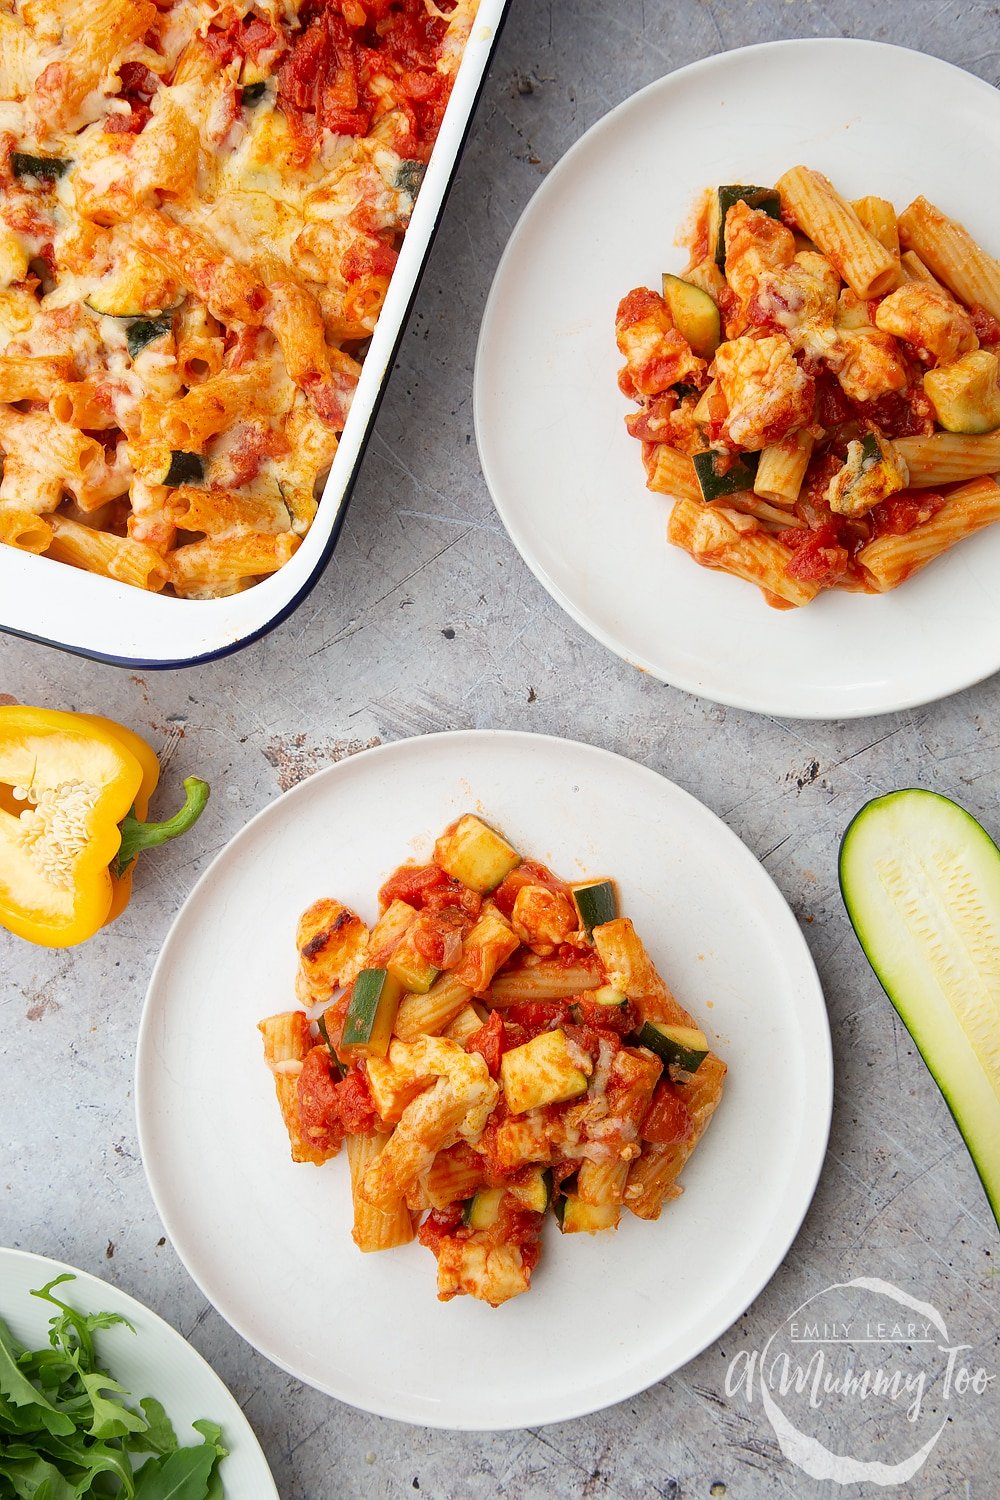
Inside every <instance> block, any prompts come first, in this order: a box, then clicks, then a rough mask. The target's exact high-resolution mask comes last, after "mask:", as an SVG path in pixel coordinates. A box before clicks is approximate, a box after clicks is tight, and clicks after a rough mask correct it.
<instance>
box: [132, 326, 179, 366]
mask: <svg viewBox="0 0 1000 1500" xmlns="http://www.w3.org/2000/svg"><path fill="white" fill-rule="evenodd" d="M173 326H174V324H173V319H172V318H136V320H135V322H134V323H130V324H129V325H128V327H127V328H126V330H125V343H126V344H127V345H128V352H129V354H130V355H131V357H132V358H133V359H135V357H136V355H137V354H138V353H139V350H140V349H145V347H146V345H147V344H151V343H152V342H153V340H154V339H160V338H162V337H163V335H164V334H165V333H169V332H170V330H171V329H172V328H173Z"/></svg>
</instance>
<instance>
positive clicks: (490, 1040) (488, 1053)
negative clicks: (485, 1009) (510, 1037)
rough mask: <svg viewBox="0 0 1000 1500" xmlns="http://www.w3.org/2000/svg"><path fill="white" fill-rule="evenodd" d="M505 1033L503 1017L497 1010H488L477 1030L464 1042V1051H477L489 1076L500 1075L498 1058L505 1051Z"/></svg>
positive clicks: (497, 1076) (495, 1076)
mask: <svg viewBox="0 0 1000 1500" xmlns="http://www.w3.org/2000/svg"><path fill="white" fill-rule="evenodd" d="M506 1046H507V1034H506V1031H505V1029H504V1024H503V1017H502V1016H501V1014H500V1012H499V1011H498V1010H494V1011H491V1012H490V1017H489V1020H488V1021H484V1022H483V1024H482V1026H480V1028H479V1030H478V1031H474V1032H473V1033H472V1035H471V1036H470V1037H469V1039H468V1040H467V1042H466V1044H465V1050H466V1052H478V1053H479V1055H480V1057H481V1058H482V1059H483V1061H484V1062H485V1064H486V1066H487V1068H489V1070H490V1076H491V1078H499V1076H500V1059H501V1057H502V1056H503V1054H504V1052H505V1051H506Z"/></svg>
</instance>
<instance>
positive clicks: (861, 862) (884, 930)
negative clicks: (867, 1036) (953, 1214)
mask: <svg viewBox="0 0 1000 1500" xmlns="http://www.w3.org/2000/svg"><path fill="white" fill-rule="evenodd" d="M840 889H841V892H842V894H843V897H844V904H845V906H846V907H847V914H848V916H849V917H850V919H851V922H852V923H853V925H854V931H855V932H856V933H857V936H858V941H859V942H860V943H861V946H862V948H863V949H864V951H865V955H866V957H867V959H868V962H869V963H870V964H871V966H872V968H873V969H874V971H875V974H876V977H877V978H878V980H879V982H880V984H881V985H882V988H883V989H884V990H885V992H886V994H887V995H888V996H889V999H890V1000H891V1001H892V1003H893V1005H894V1006H895V1007H896V1010H897V1011H898V1013H899V1017H900V1020H901V1021H902V1022H903V1024H904V1026H905V1027H906V1029H907V1030H908V1031H909V1033H910V1035H911V1036H912V1038H913V1040H914V1041H915V1042H916V1044H917V1047H918V1048H919V1050H920V1054H921V1056H922V1057H923V1059H924V1062H925V1063H926V1064H927V1066H928V1068H929V1069H930V1071H931V1074H932V1076H933V1077H934V1080H935V1082H936V1083H937V1085H938V1087H939V1088H940V1090H941V1092H942V1094H943V1095H944V1097H945V1101H946V1103H947V1105H948V1108H949V1109H950V1110H951V1112H952V1115H953V1116H954V1118H955V1122H956V1124H957V1125H958V1127H959V1129H960V1130H961V1132H962V1135H963V1136H964V1137H965V1144H966V1145H967V1146H968V1148H969V1152H970V1154H971V1156H972V1160H973V1162H974V1163H975V1166H976V1170H977V1171H978V1173H979V1176H980V1178H981V1179H982V1183H983V1187H984V1188H985V1189H986V1196H987V1198H988V1199H989V1202H990V1207H991V1208H992V1210H993V1214H994V1217H995V1218H996V1220H997V1223H998V1224H1000V850H998V848H997V846H996V844H995V843H994V842H993V840H992V839H991V838H990V836H989V834H988V833H987V832H986V830H985V829H984V828H982V827H981V826H980V824H979V823H977V822H976V820H975V818H973V817H972V816H971V814H969V813H967V812H966V811H965V809H964V808H962V807H959V806H958V804H957V803H956V802H952V801H951V800H950V799H949V798H948V797H942V796H939V795H938V793H936V792H928V791H922V790H919V789H916V788H913V789H909V790H906V791H899V792H890V793H889V794H888V795H887V796H884V797H876V798H875V799H874V800H873V801H871V802H868V803H866V804H865V806H864V807H863V808H862V809H861V811H860V812H859V813H857V814H856V816H855V817H854V819H853V821H852V822H851V824H850V826H849V827H848V829H847V832H846V833H845V834H844V838H843V842H842V843H841V846H840Z"/></svg>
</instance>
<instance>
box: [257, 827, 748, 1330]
mask: <svg viewBox="0 0 1000 1500" xmlns="http://www.w3.org/2000/svg"><path fill="white" fill-rule="evenodd" d="M379 907H380V916H379V918H378V921H377V922H376V923H375V925H374V927H372V928H371V930H369V928H368V927H367V926H366V924H365V923H364V922H363V921H362V919H361V917H360V916H358V915H357V913H355V912H353V911H351V910H350V909H349V908H348V907H346V906H344V905H343V904H342V903H341V902H339V901H336V900H333V899H329V898H322V899H320V900H318V901H316V902H315V903H314V904H313V905H312V906H310V907H309V909H308V910H307V911H306V912H305V913H304V914H303V916H302V918H301V920H300V922H299V927H298V933H297V946H298V950H299V971H298V980H297V992H298V998H299V1000H300V1002H301V1004H302V1006H303V1007H304V1008H303V1009H298V1010H293V1011H286V1012H283V1013H281V1014H279V1015H274V1016H270V1017H268V1018H267V1019H266V1020H264V1021H262V1022H261V1023H260V1030H261V1032H262V1034H263V1038H264V1051H265V1058H266V1061H267V1063H268V1065H269V1066H270V1068H271V1071H272V1073H273V1075H274V1082H275V1088H276V1091H277V1095H278V1102H279V1104H280V1107H281V1113H282V1116H283V1118H284V1122H285V1125H286V1128H287V1130H288V1134H289V1137H290V1140H291V1148H292V1157H293V1160H295V1161H297V1162H312V1163H315V1164H316V1165H322V1164H323V1163H324V1162H326V1161H327V1160H328V1159H329V1158H330V1157H332V1156H334V1155H336V1154H337V1153H338V1151H339V1150H340V1147H341V1144H342V1143H346V1149H347V1157H348V1163H349V1167H350V1180H351V1191H352V1195H353V1200H354V1229H353V1235H354V1240H355V1243H356V1244H357V1246H358V1248H359V1249H360V1250H364V1251H374V1250H387V1249H391V1248H393V1247H394V1246H398V1245H403V1244H407V1243H409V1242H410V1241H411V1240H412V1239H413V1238H414V1237H415V1236H416V1238H417V1239H419V1240H420V1242H421V1243H422V1244H424V1245H426V1246H427V1247H428V1248H429V1249H431V1250H432V1251H433V1253H434V1255H435V1256H436V1258H437V1263H438V1296H439V1298H440V1299H441V1300H442V1301H447V1300H449V1299H450V1298H452V1297H455V1296H458V1295H460V1294H463V1293H465V1294H468V1295H471V1296H473V1297H477V1298H479V1299H481V1300H482V1301H485V1302H489V1303H490V1304H492V1305H493V1306H498V1305H500V1304H501V1303H503V1302H506V1301H508V1300H509V1299H510V1298H511V1297H514V1296H517V1295H518V1294H519V1293H522V1292H525V1291H527V1290H528V1288H529V1286H530V1284H531V1275H532V1271H533V1269H534V1267H535V1265H536V1263H537V1261H538V1258H539V1254H540V1250H541V1233H542V1228H543V1224H544V1222H545V1219H546V1216H547V1214H548V1212H549V1209H550V1208H551V1209H552V1210H553V1211H554V1214H555V1217H556V1218H557V1220H558V1223H559V1226H560V1228H561V1230H562V1232H563V1234H571V1233H580V1232H584V1233H588V1234H594V1233H596V1232H597V1231H599V1230H605V1229H614V1228H615V1227H617V1225H618V1222H619V1220H620V1217H621V1214H622V1211H623V1209H627V1210H629V1211H630V1212H631V1213H633V1214H634V1215H636V1216H637V1217H638V1218H640V1219H656V1218H658V1217H659V1215H660V1211H661V1209H662V1207H663V1204H664V1203H665V1202H667V1201H669V1200H670V1199H671V1198H675V1197H677V1196H678V1195H679V1193H680V1192H681V1188H680V1187H679V1186H678V1182H677V1179H678V1177H679V1175H680V1172H681V1170H682V1168H683V1167H684V1166H685V1164H686V1162H687V1161H688V1159H689V1157H690V1155H691V1153H692V1151H693V1150H694V1148H695V1146H696V1145H697V1143H698V1141H699V1139H700V1137H701V1135H702V1133H703V1131H704V1130H705V1127H706V1126H707V1124H708V1122H709V1120H710V1119H711V1116H712V1114H713V1112H714V1111H715V1109H716V1107H717V1105H718V1103H719V1101H720V1099H721V1096H722V1088H723V1081H724V1078H725V1074H726V1065H725V1063H723V1062H722V1061H721V1060H720V1058H718V1057H717V1056H716V1055H715V1054H714V1053H713V1052H712V1051H711V1050H710V1048H709V1044H708V1042H707V1040H706V1038H705V1035H704V1033H703V1032H702V1031H701V1030H700V1029H699V1027H698V1026H697V1025H696V1023H695V1021H694V1019H693V1018H692V1017H691V1016H690V1015H689V1014H688V1012H687V1011H686V1010H685V1009H684V1008H683V1006H681V1005H680V1004H679V1002H678V1001H677V1000H676V999H675V998H674V996H673V995H672V994H671V993H670V990H669V989H668V988H667V986H666V985H665V984H664V982H663V980H662V979H661V978H660V976H659V974H658V973H657V971H656V969H655V967H654V966H653V963H652V961H651V959H650V957H649V955H648V953H647V952H646V949H645V947H644V946H643V943H642V941H641V939H640V938H639V936H638V934H637V933H636V931H635V929H634V927H633V925H632V923H631V921H630V920H629V919H628V918H627V917H622V916H619V915H618V908H617V899H616V895H615V888H614V885H613V883H612V882H611V881H609V880H588V881H585V882H582V883H577V884H575V885H572V886H571V885H569V884H567V883H566V882H565V881H563V880H560V879H559V878H558V877H557V876H556V875H554V874H553V873H552V872H551V871H550V870H548V869H547V868H546V867H545V866H544V865H541V864H538V863H536V862H535V861H533V860H528V859H522V858H521V856H520V854H519V853H518V852H517V851H516V850H515V849H513V848H512V847H511V845H510V844H509V843H507V841H506V840H505V839H504V838H503V837H502V836H501V835H500V834H499V833H497V832H496V831H495V830H494V829H492V828H490V827H489V826H488V825H487V824H485V823H484V822H482V821H481V820H480V819H479V818H478V817H475V816H473V815H472V814H466V815H465V816H464V817H462V818H459V819H458V821H457V822H456V823H454V824H452V825H451V826H450V827H449V828H448V829H446V830H445V832H444V833H443V834H442V836H441V838H439V839H438V841H437V843H436V845H435V848H434V858H433V860H432V862H431V863H429V864H426V865H402V866H401V867H400V868H399V869H397V870H396V871H395V873H394V874H393V875H391V876H390V878H389V879H388V880H387V881H386V882H385V883H384V884H383V886H382V888H381V890H380V892H379ZM311 1016H313V1017H315V1018H316V1019H315V1021H313V1022H312V1024H311V1023H310V1017H311ZM331 1191H336V1184H334V1183H331Z"/></svg>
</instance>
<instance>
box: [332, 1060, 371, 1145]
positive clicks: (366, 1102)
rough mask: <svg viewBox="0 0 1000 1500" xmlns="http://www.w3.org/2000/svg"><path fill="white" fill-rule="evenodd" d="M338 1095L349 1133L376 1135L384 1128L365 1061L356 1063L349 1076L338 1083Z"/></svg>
mask: <svg viewBox="0 0 1000 1500" xmlns="http://www.w3.org/2000/svg"><path fill="white" fill-rule="evenodd" d="M336 1095H337V1111H338V1113H339V1115H340V1119H341V1121H342V1123H343V1127H344V1130H345V1132H346V1133H347V1134H348V1135H374V1134H375V1132H376V1131H378V1130H381V1129H382V1119H381V1116H380V1115H379V1112H378V1110H377V1109H376V1108H375V1101H374V1100H373V1098H372V1095H371V1089H370V1088H369V1087H368V1074H367V1073H366V1071H365V1065H364V1063H363V1062H357V1063H355V1064H354V1066H353V1067H352V1068H351V1071H350V1072H349V1073H348V1075H347V1077H346V1078H344V1079H343V1080H342V1081H341V1082H340V1083H338V1084H337V1085H336Z"/></svg>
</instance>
